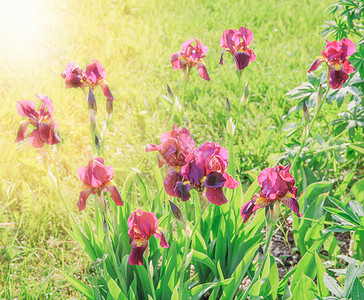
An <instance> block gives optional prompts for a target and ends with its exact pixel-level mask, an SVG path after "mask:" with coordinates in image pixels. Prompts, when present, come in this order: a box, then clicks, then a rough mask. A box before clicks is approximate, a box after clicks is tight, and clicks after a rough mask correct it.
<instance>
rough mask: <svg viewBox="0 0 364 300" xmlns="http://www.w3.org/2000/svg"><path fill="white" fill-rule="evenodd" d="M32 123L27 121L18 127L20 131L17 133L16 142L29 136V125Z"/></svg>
mask: <svg viewBox="0 0 364 300" xmlns="http://www.w3.org/2000/svg"><path fill="white" fill-rule="evenodd" d="M29 124H30V122H29V121H25V122H23V123H21V124H20V127H19V129H18V133H17V134H16V139H15V143H18V142H20V141H23V140H24V139H25V138H26V137H27V131H28V125H29Z"/></svg>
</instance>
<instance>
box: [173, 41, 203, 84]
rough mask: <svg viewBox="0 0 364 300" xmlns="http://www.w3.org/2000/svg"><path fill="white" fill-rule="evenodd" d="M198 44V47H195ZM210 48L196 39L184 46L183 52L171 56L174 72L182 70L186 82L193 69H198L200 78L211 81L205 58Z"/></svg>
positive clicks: (185, 43)
mask: <svg viewBox="0 0 364 300" xmlns="http://www.w3.org/2000/svg"><path fill="white" fill-rule="evenodd" d="M194 43H196V45H193V44H194ZM207 50H208V48H207V47H206V46H204V45H203V44H201V42H200V41H199V40H198V39H196V38H194V39H193V40H188V41H186V42H184V43H183V44H182V47H181V51H180V52H176V53H173V54H172V55H171V64H172V67H173V69H174V70H176V69H178V70H182V76H183V77H184V79H185V80H186V81H188V79H189V74H190V71H191V69H192V68H193V67H195V68H197V69H198V74H200V76H201V77H202V78H203V79H205V80H207V81H210V77H209V75H208V73H207V69H206V67H205V63H204V61H203V58H205V57H206V53H207Z"/></svg>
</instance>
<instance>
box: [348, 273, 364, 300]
mask: <svg viewBox="0 0 364 300" xmlns="http://www.w3.org/2000/svg"><path fill="white" fill-rule="evenodd" d="M351 299H352V300H362V299H364V287H363V285H362V284H361V282H360V280H359V279H358V278H355V280H354V284H353V289H352V291H351Z"/></svg>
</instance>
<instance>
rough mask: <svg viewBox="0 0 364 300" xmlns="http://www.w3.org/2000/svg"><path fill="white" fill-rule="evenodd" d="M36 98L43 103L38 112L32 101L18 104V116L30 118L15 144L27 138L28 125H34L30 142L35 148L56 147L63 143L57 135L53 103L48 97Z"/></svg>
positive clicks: (22, 126) (18, 133) (20, 131)
mask: <svg viewBox="0 0 364 300" xmlns="http://www.w3.org/2000/svg"><path fill="white" fill-rule="evenodd" d="M36 97H37V98H38V99H39V100H41V101H42V103H43V104H41V105H40V106H39V108H38V110H36V106H37V105H36V103H35V102H34V101H30V100H21V101H18V102H17V103H16V108H17V111H18V114H19V115H20V116H21V117H26V118H28V119H27V120H26V121H25V122H23V123H22V124H21V125H20V127H19V129H18V132H17V136H16V139H15V142H16V143H18V142H20V141H22V140H24V139H26V137H27V131H28V125H33V126H34V127H35V129H34V130H33V131H32V132H31V133H30V134H29V136H28V142H29V144H30V145H31V146H32V147H34V148H42V147H43V146H44V143H46V144H48V145H55V144H58V143H59V142H60V141H61V138H60V136H59V135H58V134H57V132H56V130H57V129H58V124H57V122H56V121H55V120H54V117H53V101H52V100H51V99H49V98H48V96H39V95H38V94H37V95H36Z"/></svg>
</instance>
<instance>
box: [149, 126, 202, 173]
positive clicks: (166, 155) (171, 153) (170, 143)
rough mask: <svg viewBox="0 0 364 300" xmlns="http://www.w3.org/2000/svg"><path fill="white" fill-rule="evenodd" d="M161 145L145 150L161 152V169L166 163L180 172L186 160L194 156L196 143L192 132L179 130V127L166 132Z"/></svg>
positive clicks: (154, 145)
mask: <svg viewBox="0 0 364 300" xmlns="http://www.w3.org/2000/svg"><path fill="white" fill-rule="evenodd" d="M160 141H161V144H160V145H156V144H150V145H147V146H146V148H145V150H146V151H147V152H150V151H159V153H160V156H159V157H158V159H159V167H162V166H163V165H164V164H165V163H167V164H168V165H169V166H172V167H174V168H176V169H178V170H180V169H181V167H182V166H183V165H185V164H186V158H187V157H188V156H189V155H190V154H193V152H194V149H195V142H194V140H193V139H192V138H191V136H190V132H189V131H188V130H187V129H186V128H183V129H179V128H178V127H177V125H174V126H173V130H172V131H168V132H164V133H162V136H161V139H160Z"/></svg>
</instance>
